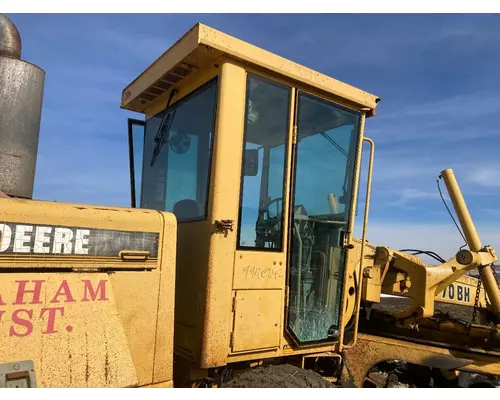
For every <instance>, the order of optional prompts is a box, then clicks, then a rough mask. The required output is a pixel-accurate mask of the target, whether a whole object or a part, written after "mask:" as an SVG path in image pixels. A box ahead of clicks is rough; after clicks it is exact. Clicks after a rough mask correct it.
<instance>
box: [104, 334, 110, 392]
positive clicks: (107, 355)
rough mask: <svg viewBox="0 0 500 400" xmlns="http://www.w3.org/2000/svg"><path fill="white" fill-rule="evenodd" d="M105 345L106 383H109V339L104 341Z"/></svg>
mask: <svg viewBox="0 0 500 400" xmlns="http://www.w3.org/2000/svg"><path fill="white" fill-rule="evenodd" d="M104 346H105V350H104V351H105V360H104V377H105V379H106V385H107V384H108V374H109V353H108V341H107V340H106V341H105V342H104Z"/></svg>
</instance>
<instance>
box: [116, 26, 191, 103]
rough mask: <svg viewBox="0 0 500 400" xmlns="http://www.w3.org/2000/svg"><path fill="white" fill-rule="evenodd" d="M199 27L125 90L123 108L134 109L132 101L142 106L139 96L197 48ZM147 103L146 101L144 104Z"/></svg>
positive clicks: (189, 32) (183, 37) (172, 47)
mask: <svg viewBox="0 0 500 400" xmlns="http://www.w3.org/2000/svg"><path fill="white" fill-rule="evenodd" d="M198 29H199V27H198V25H195V26H194V27H193V28H191V29H190V30H189V31H188V32H187V33H186V34H185V35H184V36H182V38H180V39H179V40H178V41H177V42H175V43H174V44H173V45H172V46H171V47H170V48H169V49H168V50H167V51H166V52H165V53H163V55H162V56H160V57H159V58H158V59H157V60H156V61H154V62H153V64H151V65H150V66H149V67H148V68H147V69H146V70H145V71H144V72H143V73H142V74H140V75H139V76H138V77H137V78H136V79H134V81H133V82H131V83H130V84H129V85H128V86H127V87H126V88H125V89H124V90H123V93H122V102H121V107H122V108H125V109H129V110H133V108H130V106H131V103H132V102H134V103H135V104H134V105H135V106H136V107H140V106H141V102H140V101H137V99H138V97H139V96H140V95H141V94H142V93H143V92H144V91H145V90H146V89H147V88H148V87H149V86H151V85H153V84H154V83H155V82H156V81H157V80H158V79H160V78H161V77H162V76H164V75H165V73H167V72H168V71H169V70H170V69H172V68H173V67H175V66H176V65H177V64H178V63H179V62H181V61H182V60H183V59H184V58H185V57H187V56H188V55H189V54H190V53H192V52H193V51H194V50H195V49H196V48H197V46H198V44H199V41H198V37H199V34H198ZM145 103H146V101H144V103H142V105H144V104H145Z"/></svg>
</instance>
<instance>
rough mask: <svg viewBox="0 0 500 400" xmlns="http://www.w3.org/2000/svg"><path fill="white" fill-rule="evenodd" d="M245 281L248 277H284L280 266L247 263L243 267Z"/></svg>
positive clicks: (275, 278)
mask: <svg viewBox="0 0 500 400" xmlns="http://www.w3.org/2000/svg"><path fill="white" fill-rule="evenodd" d="M243 272H244V273H245V281H247V280H249V279H274V280H277V279H281V278H283V277H284V275H283V274H284V272H283V269H282V268H260V267H256V266H254V265H247V266H246V267H244V268H243Z"/></svg>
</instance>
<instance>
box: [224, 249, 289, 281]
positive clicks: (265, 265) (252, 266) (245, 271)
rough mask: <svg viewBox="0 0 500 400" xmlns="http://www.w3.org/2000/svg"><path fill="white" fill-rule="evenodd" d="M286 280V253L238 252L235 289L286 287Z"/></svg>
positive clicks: (235, 267) (235, 260)
mask: <svg viewBox="0 0 500 400" xmlns="http://www.w3.org/2000/svg"><path fill="white" fill-rule="evenodd" d="M285 281H286V257H285V254H284V253H276V252H267V253H266V252H262V251H260V252H259V251H237V252H236V255H235V259H234V281H233V289H284V287H285Z"/></svg>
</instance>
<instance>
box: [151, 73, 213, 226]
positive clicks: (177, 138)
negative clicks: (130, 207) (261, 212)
mask: <svg viewBox="0 0 500 400" xmlns="http://www.w3.org/2000/svg"><path fill="white" fill-rule="evenodd" d="M216 94H217V81H216V80H213V81H211V82H210V83H208V84H206V85H205V86H203V87H201V88H199V89H198V90H196V91H195V92H193V93H192V94H191V95H189V96H188V97H187V98H185V99H183V100H181V101H180V102H179V103H175V104H174V105H173V106H172V107H170V108H169V109H168V110H165V111H163V112H161V113H160V114H158V115H156V116H154V117H152V118H151V119H149V120H148V121H147V122H146V139H145V145H144V146H145V151H144V171H145V172H144V176H143V185H142V198H141V203H142V206H143V208H153V209H157V210H165V211H170V212H173V213H174V214H175V216H176V217H177V220H178V221H179V222H183V221H199V220H203V219H205V218H206V209H207V201H208V187H209V177H210V163H211V158H212V157H211V155H212V139H213V131H214V124H215V111H216V100H217V99H216V97H217V96H216ZM166 113H170V115H171V121H170V122H169V128H168V132H167V133H166V136H165V139H164V141H163V142H162V146H161V148H160V150H159V152H158V153H157V155H156V157H155V154H154V149H155V146H156V145H157V143H156V141H155V138H157V137H158V136H157V133H158V130H159V129H160V125H161V121H162V119H163V117H164V116H165V115H167V114H166Z"/></svg>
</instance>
